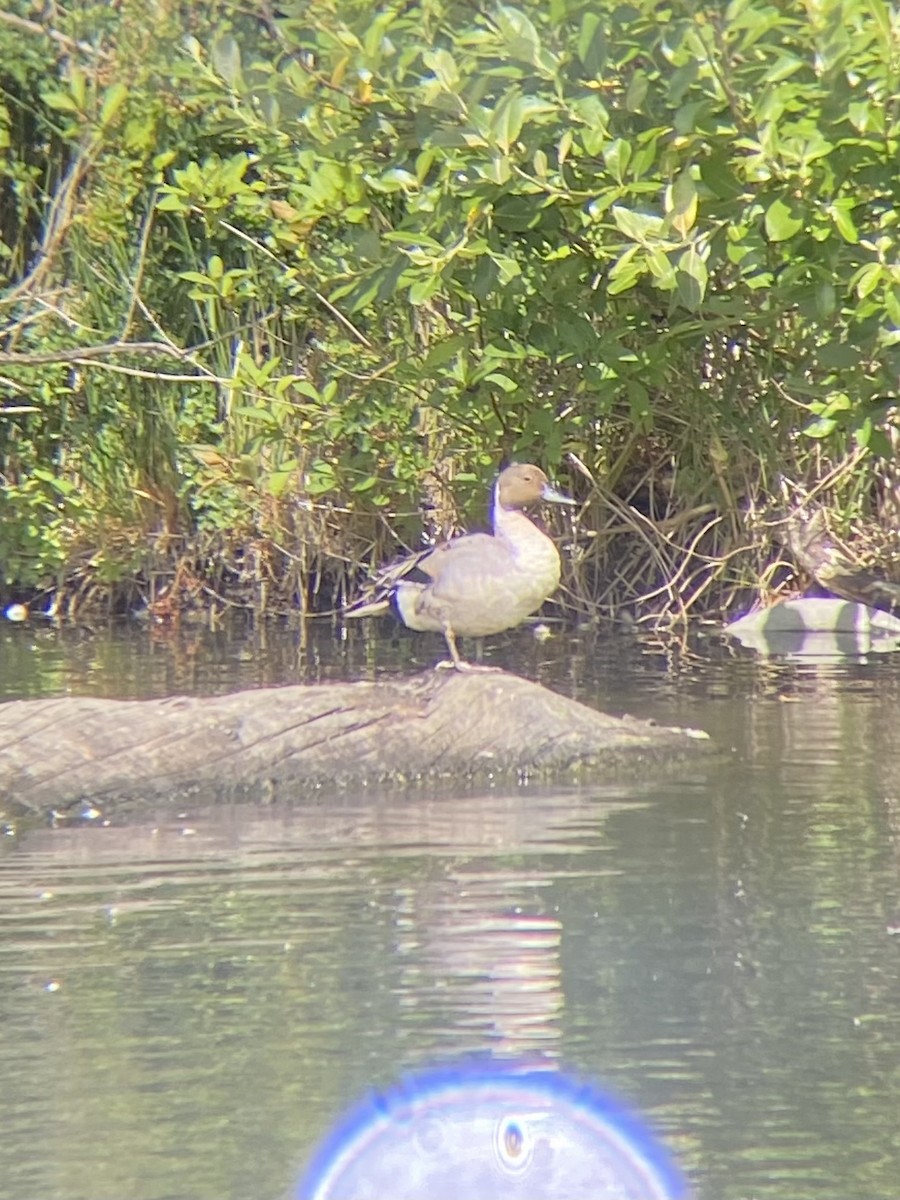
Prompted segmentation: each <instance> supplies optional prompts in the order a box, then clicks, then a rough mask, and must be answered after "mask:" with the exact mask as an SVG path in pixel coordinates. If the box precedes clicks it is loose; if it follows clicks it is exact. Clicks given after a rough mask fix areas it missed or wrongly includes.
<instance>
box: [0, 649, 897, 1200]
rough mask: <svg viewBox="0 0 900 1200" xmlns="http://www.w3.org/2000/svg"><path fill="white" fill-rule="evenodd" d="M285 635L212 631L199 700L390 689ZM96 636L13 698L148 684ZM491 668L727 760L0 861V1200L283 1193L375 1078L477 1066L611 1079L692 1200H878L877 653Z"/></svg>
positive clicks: (886, 941)
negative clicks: (527, 1064)
mask: <svg viewBox="0 0 900 1200" xmlns="http://www.w3.org/2000/svg"><path fill="white" fill-rule="evenodd" d="M21 632H22V631H21V630H20V629H18V628H17V629H16V630H15V631H14V633H15V635H16V636H18V635H19V634H20V633H21ZM316 637H319V635H316ZM330 637H331V635H330V634H329V638H330ZM293 638H294V635H293V634H287V635H286V642H285V644H284V645H283V646H281V647H279V646H278V645H276V643H275V641H274V640H272V641H270V642H268V643H266V645H265V646H262V644H261V643H260V641H259V640H257V639H255V635H254V639H253V640H251V642H250V643H248V644H245V645H244V646H243V648H241V646H240V644H239V642H238V641H237V640H235V641H233V642H229V643H228V646H227V647H226V649H227V654H226V659H227V661H223V662H222V663H220V665H219V667H216V666H215V661H216V660H215V656H214V648H213V647H212V646H211V645H210V644H208V643H205V642H204V643H203V644H202V646H201V648H200V649H199V650H198V652H197V654H196V655H195V656H194V659H193V663H194V667H192V668H190V669H191V670H195V671H196V675H195V676H194V682H199V681H202V682H203V685H204V686H203V690H217V688H219V686H220V685H221V687H222V690H224V688H225V686H226V682H227V686H236V685H237V684H241V685H247V684H248V683H250V682H253V681H254V680H255V682H267V681H268V682H285V681H286V680H287V679H288V678H296V677H297V676H296V674H294V675H293V676H292V675H291V674H290V672H296V671H298V670H300V669H301V667H302V669H303V670H307V669H309V670H310V671H312V670H315V671H318V672H319V673H320V674H327V673H328V672H334V674H335V675H336V676H340V675H342V674H346V673H347V672H348V671H350V670H359V671H361V672H365V671H371V672H374V673H376V674H377V673H378V672H381V671H382V670H384V671H400V670H409V669H410V663H409V662H408V661H406V660H405V659H404V655H405V654H407V653H408V652H409V650H410V647H409V645H408V643H407V642H406V641H404V640H403V639H400V640H398V641H397V643H396V644H395V643H393V642H388V643H384V644H375V645H373V644H372V643H370V642H366V641H360V642H354V643H353V644H346V645H345V644H343V643H340V642H336V641H335V643H334V644H335V645H336V646H337V650H336V653H335V656H334V657H333V658H332V659H329V658H328V646H329V645H330V644H331V643H330V642H329V639H328V638H326V637H325V636H324V634H323V635H321V638H320V640H319V641H316V642H315V654H318V656H319V658H318V665H317V666H315V667H313V665H312V664H313V658H314V655H313V657H310V655H311V654H312V649H311V646H310V645H308V646H307V647H306V649H305V650H303V655H305V656H306V657H305V658H304V660H303V661H304V662H305V663H306V666H302V664H301V663H300V662H299V660H298V653H299V649H298V646H297V644H296V641H295V640H292V639H293ZM332 640H334V639H332ZM101 641H102V639H99V638H97V639H94V642H93V643H92V645H91V647H90V650H89V651H88V650H85V648H84V646H82V645H81V643H79V644H78V645H77V647H76V649H77V653H76V654H75V655H74V657H73V658H72V659H66V658H65V654H64V653H63V652H64V651H65V650H66V645H65V644H64V643H65V639H63V640H62V642H55V643H54V644H53V646H52V647H51V648H52V655H49V657H48V656H47V655H48V654H49V651H45V649H42V648H40V647H39V648H37V649H33V650H32V651H30V653H31V654H32V656H34V657H37V658H38V659H40V661H41V663H42V664H43V665H42V666H41V668H40V670H39V671H36V672H35V674H34V676H33V677H32V679H31V683H32V684H33V686H34V687H35V689H38V688H39V687H42V688H44V689H45V690H47V691H52V690H53V688H54V687H59V688H61V689H62V690H65V689H66V688H72V689H76V690H78V689H82V688H84V689H85V690H94V691H101V690H107V691H112V692H116V691H118V692H119V693H120V694H122V693H129V692H130V693H131V694H133V693H134V692H135V691H137V690H138V689H139V687H144V688H145V689H146V691H147V692H153V691H156V690H159V689H161V688H162V687H163V686H164V685H165V684H166V680H167V679H169V678H170V676H169V675H168V674H167V672H168V671H169V670H170V669H174V668H172V663H173V662H174V661H175V660H174V659H173V656H172V655H173V652H172V651H171V648H166V649H161V648H159V647H156V648H154V650H153V652H152V653H151V655H150V657H149V658H148V659H145V660H143V661H144V666H143V673H142V670H141V668H140V664H141V661H142V660H141V655H140V653H139V650H138V649H135V647H134V646H127V645H126V644H124V642H123V644H121V645H118V644H116V645H114V644H112V643H106V644H105V646H104V645H101V644H100V643H101ZM313 641H315V637H314V639H313ZM23 646H24V643H23ZM517 647H518V648H519V649H521V651H522V656H521V658H520V659H519V660H518V661H517V660H515V659H511V660H510V665H517V666H518V667H519V669H521V670H522V671H523V673H525V674H529V675H532V676H537V677H540V678H542V679H543V680H544V681H545V682H547V683H550V684H551V685H553V686H556V687H558V688H559V689H560V690H562V691H566V692H567V693H569V694H577V695H578V696H579V697H580V698H582V699H585V700H587V701H589V702H593V703H598V704H600V705H602V706H604V707H607V708H608V709H610V710H613V711H615V710H630V711H634V712H635V713H636V714H638V715H642V716H655V717H656V718H657V719H659V720H661V721H664V722H666V723H671V724H682V725H693V726H700V727H704V728H706V729H707V730H709V732H710V733H711V734H712V736H713V737H714V738H715V739H716V740H717V742H718V743H719V745H720V746H722V747H723V748H724V749H725V751H726V757H725V759H724V761H722V762H719V763H718V764H716V766H715V768H714V769H713V770H712V771H710V772H709V773H707V771H706V769H705V768H704V769H701V770H700V771H698V772H697V773H696V774H692V775H687V776H682V777H679V778H677V779H672V780H668V781H665V782H663V783H655V784H652V785H648V786H644V787H641V788H639V789H635V790H627V789H621V788H616V789H611V788H610V789H604V788H595V789H588V790H579V789H567V790H556V791H546V790H545V791H541V790H536V789H523V790H517V791H514V792H508V791H507V792H501V791H494V792H487V793H483V794H480V795H474V794H459V793H456V794H454V793H449V792H445V793H434V794H431V795H427V796H423V795H410V796H404V797H390V796H383V795H377V794H374V793H372V794H370V793H366V794H364V795H358V796H353V797H320V798H314V799H310V798H308V797H302V796H298V797H297V800H296V803H295V804H294V805H292V806H284V807H273V808H268V809H267V808H262V807H238V808H231V807H225V808H221V809H218V810H215V811H187V812H185V813H184V814H183V815H181V816H178V815H177V814H173V813H172V812H171V811H167V810H165V809H164V808H160V809H159V810H158V811H157V812H156V813H154V814H148V819H147V820H146V821H141V822H140V823H137V824H134V825H132V826H120V827H107V828H95V827H91V828H86V829H72V828H69V829H65V828H61V829H52V830H51V829H41V830H34V831H32V832H31V833H29V834H28V835H27V836H26V837H25V838H24V839H23V840H22V841H21V842H19V843H16V842H14V841H13V839H9V838H8V839H6V841H5V843H0V1020H2V1021H3V1030H4V1038H3V1040H2V1042H0V1077H2V1079H3V1086H2V1088H0V1122H2V1125H3V1128H4V1137H3V1139H0V1197H9V1198H10V1200H23V1198H25V1197H29V1198H30V1197H32V1196H40V1197H42V1198H45V1197H46V1198H47V1200H53V1198H57V1200H88V1198H90V1200H96V1197H97V1196H109V1197H122V1196H127V1197H129V1200H162V1198H163V1197H168V1198H172V1197H179V1198H180V1200H195V1198H197V1200H199V1198H201V1197H207V1196H216V1197H228V1196H233V1197H242V1198H246V1197H272V1198H273V1200H274V1198H275V1197H278V1196H279V1195H281V1194H282V1193H283V1191H284V1189H285V1188H286V1187H287V1184H288V1182H289V1180H290V1178H291V1177H292V1175H293V1174H294V1173H295V1171H296V1170H297V1169H298V1167H299V1163H300V1161H301V1159H302V1157H303V1154H304V1150H305V1148H307V1147H309V1146H311V1145H312V1144H314V1142H315V1141H316V1140H317V1139H318V1137H319V1135H320V1134H321V1133H322V1132H323V1131H324V1129H325V1128H326V1127H327V1126H328V1125H329V1124H330V1123H331V1121H332V1120H333V1119H334V1118H335V1117H336V1116H337V1114H338V1113H339V1112H341V1111H342V1110H343V1109H344V1108H345V1107H346V1104H347V1103H348V1102H349V1101H350V1100H351V1099H353V1098H355V1097H357V1096H358V1095H359V1094H361V1093H362V1092H363V1091H364V1090H365V1088H366V1087H367V1086H368V1085H370V1084H387V1083H389V1082H390V1081H391V1080H392V1079H393V1078H394V1077H395V1076H396V1075H397V1074H398V1073H399V1072H400V1071H402V1070H404V1069H407V1068H410V1067H415V1066H417V1065H421V1064H423V1063H425V1062H428V1061H430V1060H432V1059H435V1058H444V1057H446V1056H448V1055H454V1054H456V1053H459V1052H464V1051H465V1052H468V1051H478V1050H481V1051H484V1050H490V1051H492V1052H494V1053H510V1054H512V1053H515V1054H518V1053H522V1052H527V1053H537V1054H540V1055H542V1056H545V1057H550V1058H552V1059H554V1060H558V1061H562V1062H564V1063H566V1064H568V1065H570V1066H572V1067H574V1068H575V1069H576V1070H577V1071H578V1073H579V1074H582V1075H585V1076H587V1077H592V1078H594V1079H596V1080H598V1081H600V1082H602V1083H603V1084H605V1085H607V1086H609V1087H611V1088H612V1089H613V1090H614V1091H617V1092H618V1093H619V1094H620V1095H622V1096H623V1097H624V1098H625V1099H627V1100H630V1101H631V1102H632V1103H633V1104H634V1105H636V1106H637V1107H639V1108H641V1109H643V1110H644V1111H645V1112H647V1113H648V1114H649V1116H650V1118H651V1120H652V1121H653V1122H654V1124H655V1126H656V1128H657V1129H659V1130H661V1132H662V1133H663V1135H664V1136H665V1138H666V1140H667V1141H668V1143H669V1144H670V1145H671V1146H673V1147H674V1148H675V1150H676V1151H677V1152H678V1154H679V1155H680V1157H681V1158H682V1160H683V1161H684V1163H685V1164H686V1165H687V1167H688V1169H689V1171H690V1172H691V1174H692V1176H693V1178H694V1179H695V1181H696V1183H697V1190H698V1194H699V1196H700V1197H701V1200H747V1198H748V1197H751V1196H752V1197H755V1198H757V1200H812V1197H816V1198H818V1197H820V1196H822V1195H826V1196H835V1197H837V1196H852V1197H853V1198H854V1200H876V1198H878V1200H884V1198H885V1197H887V1196H890V1195H892V1194H893V1193H894V1192H895V1191H896V1171H897V1168H896V1163H897V1161H898V1160H900V1134H898V1132H897V1122H896V1112H897V1109H898V1105H900V1006H898V1004H897V997H898V995H900V936H898V935H897V933H896V930H897V928H898V926H900V787H898V781H900V744H898V743H900V739H898V737H897V734H896V730H897V729H898V728H900V669H898V666H897V665H896V664H895V663H894V662H893V661H890V660H888V659H887V658H881V659H879V660H878V661H877V662H872V663H842V664H831V665H829V666H827V667H825V666H821V665H816V664H799V665H798V664H785V663H777V662H768V663H759V662H756V661H755V660H753V659H752V658H749V657H745V656H743V655H741V654H737V655H734V654H732V652H731V651H729V650H728V649H727V648H723V647H721V646H720V645H719V644H718V643H716V644H715V645H714V646H711V647H710V649H709V653H705V652H704V650H703V644H702V643H701V644H698V645H697V646H694V647H693V648H690V649H689V650H687V651H684V650H680V651H677V652H675V651H673V650H672V649H671V648H660V647H656V648H654V647H652V646H650V645H648V644H646V643H644V644H640V643H637V644H636V643H625V642H619V641H616V640H612V641H609V640H607V641H602V640H601V641H596V640H591V638H590V637H589V636H588V635H587V634H586V633H577V634H573V636H572V637H571V639H568V640H566V641H565V643H563V642H562V641H560V642H557V643H556V645H554V644H553V643H552V642H551V643H549V644H542V645H538V644H537V643H532V642H530V641H527V640H523V641H521V642H516V641H515V640H514V639H511V640H509V641H507V640H504V639H499V643H498V645H497V647H495V649H494V654H495V655H496V656H500V657H502V656H503V655H505V654H509V655H512V654H513V652H514V651H515V649H516V648H517ZM21 650H22V647H20V648H19V649H18V650H16V651H15V652H14V654H13V658H14V659H15V661H16V662H17V663H18V664H19V667H18V669H20V670H24V664H25V663H27V662H28V661H30V660H29V659H28V658H27V656H26V657H21V658H17V659H16V658H15V656H16V655H17V654H19V653H20V651H21ZM0 653H2V654H8V653H9V651H8V648H7V649H6V650H4V649H2V646H0ZM417 653H418V651H417ZM425 654H426V655H427V650H426V651H425ZM54 656H56V657H54ZM424 657H425V656H424V655H423V658H424ZM5 661H6V665H7V666H8V665H9V661H10V660H9V658H8V657H7V659H6V660H5ZM179 661H180V666H179V667H178V670H186V669H188V668H187V666H186V660H179ZM51 662H52V664H53V665H52V667H51V666H50V665H48V664H50V663H51ZM236 662H237V663H238V664H239V668H238V669H237V673H235V667H234V664H235V663H236ZM161 664H168V665H167V666H166V668H165V670H162V669H161ZM414 665H416V666H418V665H421V664H414ZM117 666H125V667H127V669H126V670H125V671H124V673H123V674H121V675H117V676H115V680H116V686H115V687H110V686H109V679H110V677H111V676H110V672H112V671H113V670H114V669H116V668H117ZM217 671H218V672H219V675H217V674H216V672H217ZM42 672H43V674H42ZM3 678H4V685H5V686H7V687H12V686H13V685H14V682H15V681H13V682H12V683H11V682H10V678H9V676H8V675H6V674H4V675H3ZM54 681H55V682H54ZM18 686H19V689H20V691H21V680H20V683H19V685H18Z"/></svg>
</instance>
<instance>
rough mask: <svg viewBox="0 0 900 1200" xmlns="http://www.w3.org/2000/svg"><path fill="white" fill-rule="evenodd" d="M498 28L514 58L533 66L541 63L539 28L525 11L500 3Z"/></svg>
mask: <svg viewBox="0 0 900 1200" xmlns="http://www.w3.org/2000/svg"><path fill="white" fill-rule="evenodd" d="M497 28H498V29H499V31H500V35H501V37H502V38H503V40H504V42H505V43H506V48H507V50H508V51H509V53H510V55H511V56H512V57H513V58H517V59H519V60H520V61H522V62H527V63H531V64H532V65H533V66H538V65H539V62H540V53H541V39H540V38H539V37H538V31H537V29H535V27H534V25H533V24H532V23H531V21H530V20H529V19H528V17H526V16H525V14H524V13H523V12H520V11H519V10H518V9H517V8H511V7H510V6H509V5H508V4H500V5H498V7H497Z"/></svg>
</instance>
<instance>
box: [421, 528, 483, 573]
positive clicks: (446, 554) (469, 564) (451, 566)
mask: <svg viewBox="0 0 900 1200" xmlns="http://www.w3.org/2000/svg"><path fill="white" fill-rule="evenodd" d="M498 553H499V554H502V553H503V547H502V546H501V545H500V544H499V543H498V540H497V538H495V537H494V536H493V535H492V534H490V533H466V534H463V536H462V537H457V538H451V540H450V541H449V542H441V543H440V545H438V546H435V548H434V549H433V550H428V551H426V553H425V554H424V555H423V556H422V557H421V558H420V559H419V560H418V561H417V562H416V563H415V566H416V567H417V568H418V569H419V570H420V571H424V572H425V574H426V575H428V576H429V578H430V579H432V580H434V581H435V582H437V581H438V580H439V579H441V578H442V577H446V575H447V573H448V572H451V571H452V572H456V571H460V572H465V573H468V572H470V571H471V572H472V573H473V574H474V573H476V572H478V573H481V574H484V573H489V574H490V573H492V572H493V569H494V566H495V564H496V561H497V555H498Z"/></svg>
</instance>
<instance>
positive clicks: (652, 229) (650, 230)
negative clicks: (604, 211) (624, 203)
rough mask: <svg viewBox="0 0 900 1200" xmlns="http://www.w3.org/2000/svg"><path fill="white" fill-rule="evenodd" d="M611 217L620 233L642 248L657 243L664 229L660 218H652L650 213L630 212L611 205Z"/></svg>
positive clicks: (617, 205) (619, 206)
mask: <svg viewBox="0 0 900 1200" xmlns="http://www.w3.org/2000/svg"><path fill="white" fill-rule="evenodd" d="M612 215H613V220H614V221H615V223H616V225H618V227H619V229H620V230H621V231H622V233H624V234H625V236H626V237H627V238H630V239H631V240H632V241H633V242H639V243H640V244H641V245H642V246H646V245H648V244H649V243H650V242H658V241H659V239H660V237H661V236H662V233H663V227H664V222H663V218H662V217H657V216H654V215H653V214H652V213H637V212H632V211H631V210H630V209H627V208H622V207H621V205H619V204H614V205H613V207H612Z"/></svg>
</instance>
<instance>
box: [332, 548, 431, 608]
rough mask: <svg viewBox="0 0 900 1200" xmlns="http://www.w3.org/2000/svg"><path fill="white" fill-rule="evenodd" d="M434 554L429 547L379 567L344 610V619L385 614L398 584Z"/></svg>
mask: <svg viewBox="0 0 900 1200" xmlns="http://www.w3.org/2000/svg"><path fill="white" fill-rule="evenodd" d="M433 553H434V550H433V549H432V548H431V547H429V548H428V549H427V550H420V551H419V552H418V553H417V554H408V555H406V556H405V557H403V558H395V559H394V560H393V561H392V562H389V563H387V564H386V565H385V566H383V567H381V568H380V569H379V571H378V573H377V574H376V575H375V577H374V578H373V579H372V580H370V581H369V583H367V584H366V586H365V588H364V589H363V592H362V595H361V596H360V597H359V598H358V599H357V600H354V601H353V603H352V604H350V605H348V607H347V608H345V609H344V616H345V617H372V616H376V615H377V614H378V613H382V612H386V611H387V609H388V608H390V605H391V595H392V594H393V592H394V590H395V589H396V587H397V585H398V583H400V581H401V580H403V579H405V578H406V576H407V575H409V573H410V572H411V571H415V570H416V569H417V568H418V567H420V564H421V561H422V559H425V558H428V557H429V556H430V555H432V554H433Z"/></svg>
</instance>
